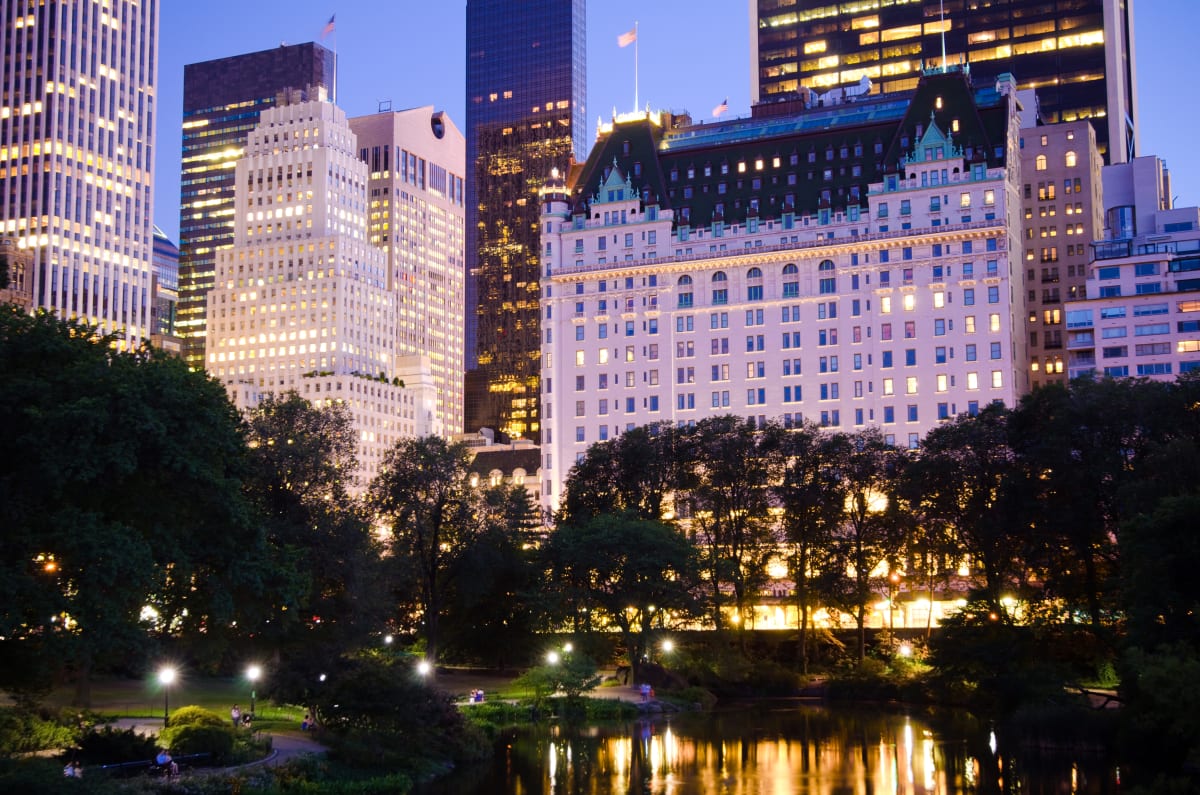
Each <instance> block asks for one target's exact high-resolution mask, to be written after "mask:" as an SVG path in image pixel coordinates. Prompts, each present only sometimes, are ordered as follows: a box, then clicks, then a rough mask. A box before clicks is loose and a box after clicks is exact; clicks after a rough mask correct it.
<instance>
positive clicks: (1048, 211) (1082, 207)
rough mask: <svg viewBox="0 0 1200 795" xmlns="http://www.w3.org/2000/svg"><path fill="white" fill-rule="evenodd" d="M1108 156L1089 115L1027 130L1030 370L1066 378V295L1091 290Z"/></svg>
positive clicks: (1040, 377)
mask: <svg viewBox="0 0 1200 795" xmlns="http://www.w3.org/2000/svg"><path fill="white" fill-rule="evenodd" d="M1102 167H1103V163H1102V162H1101V159H1100V152H1099V150H1098V149H1097V147H1096V133H1095V128H1093V127H1092V125H1091V124H1090V123H1088V122H1086V121H1077V122H1064V123H1062V124H1049V125H1044V126H1036V127H1025V128H1023V129H1022V130H1021V179H1022V182H1023V184H1022V186H1021V210H1022V223H1023V226H1022V233H1021V236H1022V241H1021V242H1022V248H1023V257H1024V272H1025V291H1026V296H1025V298H1026V303H1027V305H1028V308H1029V319H1028V322H1026V323H1025V330H1026V332H1027V334H1028V337H1029V363H1028V367H1029V378H1030V383H1031V385H1033V386H1041V385H1043V384H1052V383H1066V381H1067V377H1068V363H1067V358H1068V357H1067V346H1066V342H1067V329H1066V325H1065V320H1066V317H1065V312H1064V308H1065V306H1066V302H1068V301H1077V300H1081V299H1083V298H1085V297H1086V296H1087V275H1088V269H1087V264H1088V262H1089V261H1090V260H1091V253H1092V246H1091V242H1092V241H1093V240H1096V239H1099V237H1100V236H1101V234H1102V233H1103V229H1104V221H1103V217H1104V204H1103V198H1102V195H1103V182H1102V180H1101V178H1100V173H1101V168H1102Z"/></svg>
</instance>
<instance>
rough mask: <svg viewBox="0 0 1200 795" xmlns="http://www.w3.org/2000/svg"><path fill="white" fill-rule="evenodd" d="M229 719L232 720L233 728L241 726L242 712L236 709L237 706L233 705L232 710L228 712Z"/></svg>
mask: <svg viewBox="0 0 1200 795" xmlns="http://www.w3.org/2000/svg"><path fill="white" fill-rule="evenodd" d="M229 717H230V718H232V719H233V728H235V729H236V728H237V727H238V726H241V725H242V711H241V710H240V709H238V705H237V704H234V705H233V709H231V710H229Z"/></svg>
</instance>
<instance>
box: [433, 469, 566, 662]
mask: <svg viewBox="0 0 1200 795" xmlns="http://www.w3.org/2000/svg"><path fill="white" fill-rule="evenodd" d="M480 505H481V506H482V516H483V519H482V521H480V523H479V526H480V533H479V534H478V535H477V536H476V537H475V538H473V539H472V540H471V543H470V544H469V545H468V546H467V547H466V548H465V549H464V550H463V553H462V555H460V556H459V557H458V559H457V560H455V561H454V563H453V564H452V566H453V571H452V572H451V576H450V578H449V593H448V596H447V599H446V616H445V618H444V619H443V627H442V629H443V637H444V642H443V644H442V645H443V646H444V647H445V649H446V650H447V651H449V652H452V653H454V654H456V655H457V656H459V657H468V658H472V659H477V660H484V661H486V662H488V663H490V664H492V665H494V666H496V667H498V668H505V667H507V666H508V665H509V664H512V663H513V662H514V661H515V659H520V656H522V655H523V651H522V650H524V649H526V648H528V646H529V645H530V641H531V640H532V638H533V634H534V631H535V629H536V627H537V622H538V618H539V617H540V614H541V613H542V611H543V610H544V609H545V606H544V604H543V601H544V597H543V594H542V591H543V588H542V582H541V581H540V579H539V571H538V568H537V565H536V563H535V559H534V558H535V554H536V553H535V549H536V541H537V539H536V530H537V529H539V528H540V524H539V522H538V521H537V516H538V513H537V509H536V508H535V507H534V506H533V504H532V502H531V500H530V497H529V493H528V492H527V491H526V490H525V488H524V487H523V486H510V487H505V486H497V487H494V488H490V489H488V490H487V491H485V492H484V493H483V495H482V496H481V498H480ZM514 650H517V651H516V653H515V655H514ZM514 658H515V659H514Z"/></svg>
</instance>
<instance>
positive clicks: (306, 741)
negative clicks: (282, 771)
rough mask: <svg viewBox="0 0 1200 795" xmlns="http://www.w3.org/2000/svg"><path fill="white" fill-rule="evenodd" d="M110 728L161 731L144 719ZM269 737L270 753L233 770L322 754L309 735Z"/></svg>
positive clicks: (149, 733)
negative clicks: (305, 755)
mask: <svg viewBox="0 0 1200 795" xmlns="http://www.w3.org/2000/svg"><path fill="white" fill-rule="evenodd" d="M109 725H110V726H115V727H116V728H118V729H133V730H134V731H135V732H137V733H138V734H145V735H147V736H150V737H157V736H158V733H159V732H160V731H161V730H162V721H151V720H147V719H145V718H118V719H117V720H115V721H113V722H112V723H111V724H109ZM266 734H268V735H270V737H271V753H269V754H268V755H267V756H265V757H264V758H262V759H257V760H255V761H253V762H248V763H246V764H244V765H239V766H238V767H236V768H230V769H233V770H240V769H243V768H247V767H253V766H255V765H269V766H272V767H273V766H275V765H280V764H283V763H284V762H287V761H288V760H289V759H294V758H295V757H297V756H302V755H304V754H323V753H325V751H326V748H325V746H323V745H321V744H320V743H318V742H317V741H316V740H314V739H313V738H312V737H310V736H309V735H306V734H303V733H301V732H291V731H287V732H266Z"/></svg>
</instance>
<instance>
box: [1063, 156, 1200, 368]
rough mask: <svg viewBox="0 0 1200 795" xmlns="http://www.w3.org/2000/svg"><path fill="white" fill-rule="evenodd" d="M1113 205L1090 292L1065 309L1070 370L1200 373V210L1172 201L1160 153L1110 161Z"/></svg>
mask: <svg viewBox="0 0 1200 795" xmlns="http://www.w3.org/2000/svg"><path fill="white" fill-rule="evenodd" d="M1104 203H1105V205H1106V212H1105V218H1106V228H1105V234H1104V238H1103V239H1101V240H1097V241H1096V242H1095V243H1094V244H1093V245H1092V252H1093V253H1092V262H1091V263H1090V264H1089V265H1088V275H1087V295H1086V297H1085V298H1082V299H1081V300H1077V301H1071V302H1069V303H1068V304H1067V306H1066V315H1067V318H1066V319H1067V333H1068V339H1067V346H1068V351H1069V355H1070V361H1069V370H1070V375H1071V377H1072V378H1076V377H1080V376H1088V375H1091V376H1094V377H1103V376H1109V377H1113V378H1123V377H1126V376H1130V377H1144V378H1153V379H1156V380H1166V381H1172V380H1174V379H1175V378H1176V377H1178V376H1179V375H1181V374H1183V373H1187V372H1191V371H1193V370H1200V208H1196V207H1183V208H1176V207H1173V206H1172V204H1171V187H1170V179H1169V177H1168V175H1167V172H1166V168H1165V167H1164V165H1163V162H1162V161H1161V160H1160V159H1158V158H1157V157H1139V158H1137V159H1135V160H1133V161H1132V162H1130V163H1123V164H1120V165H1116V166H1107V167H1105V169H1104Z"/></svg>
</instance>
